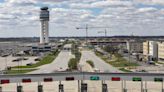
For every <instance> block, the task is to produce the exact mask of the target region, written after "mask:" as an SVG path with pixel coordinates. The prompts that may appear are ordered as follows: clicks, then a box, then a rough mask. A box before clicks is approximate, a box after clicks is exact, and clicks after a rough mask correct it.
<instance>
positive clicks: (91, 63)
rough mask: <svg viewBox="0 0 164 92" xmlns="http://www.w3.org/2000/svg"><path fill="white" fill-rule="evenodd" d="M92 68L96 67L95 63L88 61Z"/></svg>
mask: <svg viewBox="0 0 164 92" xmlns="http://www.w3.org/2000/svg"><path fill="white" fill-rule="evenodd" d="M86 62H87V63H88V64H89V65H90V66H91V67H95V65H94V63H93V61H91V60H88V61H86Z"/></svg>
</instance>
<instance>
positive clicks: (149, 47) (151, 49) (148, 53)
mask: <svg viewBox="0 0 164 92" xmlns="http://www.w3.org/2000/svg"><path fill="white" fill-rule="evenodd" d="M143 55H144V57H145V60H146V61H155V60H158V43H157V42H156V41H146V42H144V43H143Z"/></svg>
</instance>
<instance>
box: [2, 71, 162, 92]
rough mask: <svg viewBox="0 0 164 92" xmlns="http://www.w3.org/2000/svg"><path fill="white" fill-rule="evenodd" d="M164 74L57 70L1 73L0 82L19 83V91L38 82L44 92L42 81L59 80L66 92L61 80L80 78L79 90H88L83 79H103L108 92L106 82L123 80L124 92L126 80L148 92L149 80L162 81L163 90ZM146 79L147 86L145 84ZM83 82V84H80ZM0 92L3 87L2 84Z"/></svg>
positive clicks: (125, 90) (123, 90)
mask: <svg viewBox="0 0 164 92" xmlns="http://www.w3.org/2000/svg"><path fill="white" fill-rule="evenodd" d="M163 79H164V74H160V73H95V72H57V73H48V74H22V75H0V84H8V83H17V92H23V86H22V85H21V83H30V82H38V92H43V85H41V84H40V83H41V82H53V81H59V86H58V89H59V92H64V85H63V84H62V83H61V81H73V80H78V92H87V90H88V86H87V83H84V82H83V80H92V81H97V80H101V81H102V92H108V85H107V84H106V83H105V82H104V81H105V80H108V81H122V82H121V83H122V84H121V85H122V92H128V89H127V87H126V81H134V82H138V81H140V82H141V89H140V90H141V92H147V90H148V89H147V83H146V82H147V81H154V82H161V85H162V86H161V92H164V89H163ZM143 81H145V87H144V86H143ZM80 82H81V85H80ZM0 92H2V87H1V86H0Z"/></svg>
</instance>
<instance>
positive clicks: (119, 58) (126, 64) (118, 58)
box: [95, 52, 139, 67]
mask: <svg viewBox="0 0 164 92" xmlns="http://www.w3.org/2000/svg"><path fill="white" fill-rule="evenodd" d="M95 54H96V55H97V56H98V57H100V58H101V59H103V60H104V61H105V62H106V63H109V64H111V65H112V66H114V67H129V66H139V65H138V64H137V63H132V62H128V61H127V60H126V59H124V58H123V57H122V56H121V55H117V54H116V55H115V58H116V59H115V60H113V61H109V59H108V58H107V57H104V55H103V54H101V53H99V52H95Z"/></svg>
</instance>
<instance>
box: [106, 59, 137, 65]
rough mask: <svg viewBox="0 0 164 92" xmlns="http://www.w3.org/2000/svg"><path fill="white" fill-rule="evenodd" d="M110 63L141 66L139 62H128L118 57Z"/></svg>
mask: <svg viewBox="0 0 164 92" xmlns="http://www.w3.org/2000/svg"><path fill="white" fill-rule="evenodd" d="M108 63H109V64H111V65H113V66H115V67H128V66H139V65H138V64H137V63H132V62H128V61H127V60H125V59H124V58H117V60H115V61H110V62H108Z"/></svg>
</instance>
